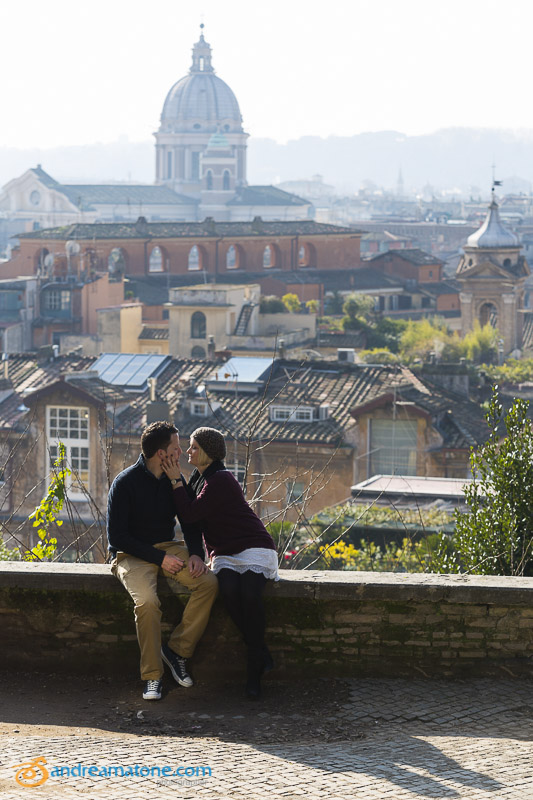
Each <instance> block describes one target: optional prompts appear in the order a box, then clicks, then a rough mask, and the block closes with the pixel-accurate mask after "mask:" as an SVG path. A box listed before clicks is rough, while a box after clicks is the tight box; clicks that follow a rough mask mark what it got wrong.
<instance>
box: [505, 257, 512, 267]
mask: <svg viewBox="0 0 533 800" xmlns="http://www.w3.org/2000/svg"><path fill="white" fill-rule="evenodd" d="M503 266H504V267H506V268H507V269H509V267H510V266H511V259H510V258H505V259H504V260H503Z"/></svg>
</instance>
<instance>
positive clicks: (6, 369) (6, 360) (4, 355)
mask: <svg viewBox="0 0 533 800" xmlns="http://www.w3.org/2000/svg"><path fill="white" fill-rule="evenodd" d="M2 361H3V362H4V380H6V381H7V380H9V355H8V354H7V353H2Z"/></svg>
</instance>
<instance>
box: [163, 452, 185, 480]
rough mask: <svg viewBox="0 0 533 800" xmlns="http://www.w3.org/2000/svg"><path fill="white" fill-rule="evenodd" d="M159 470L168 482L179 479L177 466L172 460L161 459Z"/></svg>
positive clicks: (179, 474) (179, 473)
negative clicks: (160, 469)
mask: <svg viewBox="0 0 533 800" xmlns="http://www.w3.org/2000/svg"><path fill="white" fill-rule="evenodd" d="M161 468H162V470H163V472H164V473H165V475H166V476H167V477H168V478H169V480H171V481H172V480H174V479H177V480H179V479H180V478H181V472H180V468H179V464H178V462H177V461H176V460H175V459H174V458H172V457H170V458H165V459H161Z"/></svg>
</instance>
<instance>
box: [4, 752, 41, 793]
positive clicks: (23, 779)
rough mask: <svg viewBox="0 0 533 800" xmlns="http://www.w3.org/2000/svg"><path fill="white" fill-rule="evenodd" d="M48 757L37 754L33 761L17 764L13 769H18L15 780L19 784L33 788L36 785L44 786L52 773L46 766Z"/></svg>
mask: <svg viewBox="0 0 533 800" xmlns="http://www.w3.org/2000/svg"><path fill="white" fill-rule="evenodd" d="M46 763H47V762H46V758H43V756H37V757H36V758H34V759H33V760H32V761H26V763H25V764H15V765H13V767H12V769H18V772H17V774H16V775H15V780H16V782H17V783H18V785H19V786H24V787H27V788H32V787H34V786H42V784H43V783H45V782H46V781H47V780H48V778H49V777H50V775H49V774H48V770H47V769H46V767H45V764H46Z"/></svg>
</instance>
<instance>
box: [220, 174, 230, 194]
mask: <svg viewBox="0 0 533 800" xmlns="http://www.w3.org/2000/svg"><path fill="white" fill-rule="evenodd" d="M229 183H230V174H229V171H228V170H227V169H225V170H224V177H223V179H222V188H223V189H224V191H225V192H228V191H229V188H230V187H229Z"/></svg>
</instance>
